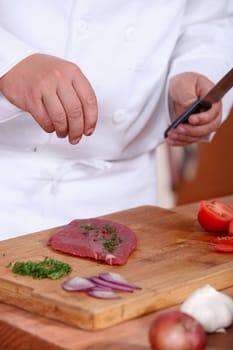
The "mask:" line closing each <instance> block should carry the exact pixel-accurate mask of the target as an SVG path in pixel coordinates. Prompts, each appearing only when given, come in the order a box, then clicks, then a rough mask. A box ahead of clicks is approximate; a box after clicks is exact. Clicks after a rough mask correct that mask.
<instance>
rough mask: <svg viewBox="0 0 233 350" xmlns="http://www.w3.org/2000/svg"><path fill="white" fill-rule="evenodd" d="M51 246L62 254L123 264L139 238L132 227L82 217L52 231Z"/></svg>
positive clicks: (110, 263) (49, 243)
mask: <svg viewBox="0 0 233 350" xmlns="http://www.w3.org/2000/svg"><path fill="white" fill-rule="evenodd" d="M48 245H50V246H51V247H52V248H53V249H54V250H58V251H61V252H63V253H67V254H71V255H76V256H79V257H83V258H92V259H95V260H102V261H104V262H106V263H107V264H109V265H124V264H125V263H126V262H127V260H128V257H129V255H130V254H131V253H132V251H134V250H135V248H136V245H137V239H136V236H135V234H134V232H133V231H132V230H131V229H130V228H129V227H127V226H124V225H122V224H119V223H116V222H114V221H112V220H107V219H83V220H81V219H80V220H73V221H71V222H70V223H69V224H68V225H66V226H64V227H63V228H62V229H61V230H60V231H58V232H57V233H55V234H53V235H52V236H51V237H50V239H49V242H48Z"/></svg>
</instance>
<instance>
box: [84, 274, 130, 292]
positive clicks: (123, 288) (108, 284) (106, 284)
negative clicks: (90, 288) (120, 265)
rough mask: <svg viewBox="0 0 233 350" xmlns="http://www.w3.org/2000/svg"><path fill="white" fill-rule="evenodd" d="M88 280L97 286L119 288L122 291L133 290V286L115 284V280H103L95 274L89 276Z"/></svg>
mask: <svg viewBox="0 0 233 350" xmlns="http://www.w3.org/2000/svg"><path fill="white" fill-rule="evenodd" d="M89 280H90V281H91V282H93V283H95V284H96V285H97V286H101V287H109V288H112V289H114V290H119V291H122V292H130V293H132V292H133V288H130V287H128V286H123V285H120V284H117V283H116V282H110V281H105V280H103V279H101V278H100V277H96V276H94V277H90V278H89Z"/></svg>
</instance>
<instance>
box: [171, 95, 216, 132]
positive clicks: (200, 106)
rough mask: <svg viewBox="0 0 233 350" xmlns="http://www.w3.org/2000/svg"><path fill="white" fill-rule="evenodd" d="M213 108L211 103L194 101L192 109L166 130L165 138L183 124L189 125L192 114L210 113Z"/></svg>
mask: <svg viewBox="0 0 233 350" xmlns="http://www.w3.org/2000/svg"><path fill="white" fill-rule="evenodd" d="M211 107H212V104H211V103H210V102H207V101H204V100H200V99H197V100H196V101H194V102H193V103H192V104H191V106H190V107H188V108H187V109H186V110H185V111H184V112H183V113H182V114H181V115H180V116H179V117H177V118H176V119H175V120H174V122H173V123H172V124H171V125H170V126H169V127H168V128H167V129H166V130H165V132H164V137H165V138H166V137H167V133H168V131H169V130H171V129H175V128H177V126H178V125H179V124H181V123H188V118H189V117H190V115H191V114H196V113H200V112H205V111H208V109H210V108H211Z"/></svg>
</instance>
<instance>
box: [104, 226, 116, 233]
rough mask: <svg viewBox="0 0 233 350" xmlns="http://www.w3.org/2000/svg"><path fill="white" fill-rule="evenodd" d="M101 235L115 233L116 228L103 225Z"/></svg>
mask: <svg viewBox="0 0 233 350" xmlns="http://www.w3.org/2000/svg"><path fill="white" fill-rule="evenodd" d="M102 232H103V233H115V232H116V228H115V227H113V226H111V225H109V224H105V225H103V229H102Z"/></svg>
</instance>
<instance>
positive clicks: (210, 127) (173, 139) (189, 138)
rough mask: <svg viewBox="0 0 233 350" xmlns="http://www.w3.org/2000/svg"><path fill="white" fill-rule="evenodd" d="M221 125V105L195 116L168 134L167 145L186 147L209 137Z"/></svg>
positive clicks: (217, 104)
mask: <svg viewBox="0 0 233 350" xmlns="http://www.w3.org/2000/svg"><path fill="white" fill-rule="evenodd" d="M220 124H221V103H216V104H214V105H213V106H212V108H211V109H210V110H209V111H207V112H203V113H199V114H193V115H192V116H190V117H189V123H188V124H180V125H179V126H178V127H177V128H176V129H173V130H170V131H169V132H168V137H167V140H166V141H167V143H168V144H169V145H171V146H184V145H187V144H191V143H194V142H198V141H200V140H203V139H205V138H206V137H208V136H209V135H210V134H211V133H212V132H215V131H216V130H217V129H218V128H219V126H220Z"/></svg>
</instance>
